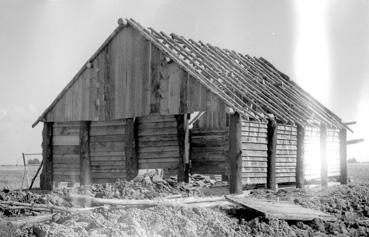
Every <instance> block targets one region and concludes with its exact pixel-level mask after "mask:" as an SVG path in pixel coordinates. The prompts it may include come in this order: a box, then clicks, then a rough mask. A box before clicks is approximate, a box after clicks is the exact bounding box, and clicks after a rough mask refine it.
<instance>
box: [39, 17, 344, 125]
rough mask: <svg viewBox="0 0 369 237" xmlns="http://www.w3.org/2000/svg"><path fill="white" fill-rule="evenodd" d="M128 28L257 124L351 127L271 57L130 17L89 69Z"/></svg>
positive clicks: (41, 118) (121, 24)
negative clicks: (157, 27) (160, 28)
mask: <svg viewBox="0 0 369 237" xmlns="http://www.w3.org/2000/svg"><path fill="white" fill-rule="evenodd" d="M126 26H130V27H133V28H134V29H135V30H137V31H138V32H140V33H141V34H142V36H143V37H144V38H146V39H147V40H148V41H150V42H151V43H152V44H153V45H155V46H156V47H157V48H158V49H159V50H160V51H161V52H163V53H164V54H165V55H167V56H168V57H169V58H170V59H171V60H173V61H174V62H175V63H176V64H178V66H179V67H181V68H182V69H183V70H185V71H186V72H187V73H189V74H190V75H191V76H192V77H194V78H196V79H197V80H198V81H199V82H200V83H201V84H202V85H204V86H205V87H206V88H208V89H209V90H210V91H211V92H212V93H214V94H216V95H217V96H218V97H219V98H220V99H222V100H223V101H224V102H225V103H226V104H227V105H228V106H229V107H231V108H233V109H234V110H235V111H237V112H239V113H240V114H241V115H242V116H244V117H246V118H250V119H254V120H257V121H265V120H266V119H268V118H274V119H276V120H277V121H280V122H283V123H288V124H299V125H301V126H304V127H305V126H308V125H316V124H319V123H323V124H326V125H327V126H329V127H336V128H345V125H344V124H343V123H342V122H341V119H340V118H339V117H338V116H336V115H335V114H334V113H332V112H331V111H329V110H328V109H327V108H326V107H325V106H323V105H322V104H321V103H319V102H318V101H317V100H315V99H314V98H313V97H312V96H310V95H309V94H308V93H307V92H305V91H304V90H303V89H302V88H301V87H299V86H298V85H297V84H296V83H295V82H293V81H292V80H290V79H289V78H288V77H287V76H285V75H284V74H283V73H281V72H279V71H278V70H277V69H275V68H274V66H273V65H271V64H270V63H269V62H268V61H266V60H265V59H263V58H256V57H251V56H249V55H244V54H241V53H238V52H235V51H233V50H227V49H220V48H219V47H216V46H213V45H210V44H207V43H203V42H201V41H198V42H197V41H194V40H192V39H187V38H185V37H183V36H179V35H176V34H170V35H167V34H165V33H164V32H157V31H155V30H154V29H152V28H145V27H143V26H141V25H140V24H139V23H137V22H136V21H134V20H133V19H126V21H125V22H123V21H121V20H120V21H119V26H118V28H117V29H116V30H115V31H114V32H113V33H112V35H111V36H109V38H108V39H107V40H106V41H105V42H104V44H103V45H102V46H101V47H100V48H99V50H98V51H97V52H96V53H95V54H94V55H93V56H92V57H91V58H90V59H89V60H88V61H87V63H86V65H87V64H88V62H90V61H91V60H92V59H93V58H94V57H96V56H97V55H98V54H99V52H100V51H101V50H103V48H104V47H105V45H107V44H108V43H109V42H110V41H111V40H112V38H114V36H115V35H116V34H117V33H119V31H120V30H122V29H123V28H124V27H126ZM86 65H84V67H83V68H85V67H86ZM83 68H82V69H81V71H83ZM77 75H78V74H77ZM77 75H76V76H75V78H74V79H73V80H72V82H71V83H69V84H68V86H69V87H70V85H72V84H73V83H74V82H73V81H74V80H76V79H77V78H78V76H77ZM68 86H67V87H66V88H65V89H64V90H63V91H62V92H61V93H60V94H59V95H58V97H57V98H56V99H55V100H54V102H53V103H52V104H51V105H50V106H49V107H48V108H47V109H46V110H45V111H44V113H43V114H42V115H41V116H40V117H39V119H38V120H37V121H36V122H35V124H34V126H35V125H36V124H37V123H38V122H39V121H43V119H44V118H45V115H46V114H47V113H48V111H50V110H51V109H52V107H53V106H54V105H55V104H56V103H57V101H58V98H60V97H61V96H62V95H63V93H65V91H66V90H68ZM271 115H272V116H271Z"/></svg>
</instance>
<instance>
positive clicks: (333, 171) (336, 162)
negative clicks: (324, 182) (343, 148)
mask: <svg viewBox="0 0 369 237" xmlns="http://www.w3.org/2000/svg"><path fill="white" fill-rule="evenodd" d="M327 133H328V134H327V162H328V177H338V176H340V141H339V134H338V133H339V130H338V129H332V128H329V129H328V130H327Z"/></svg>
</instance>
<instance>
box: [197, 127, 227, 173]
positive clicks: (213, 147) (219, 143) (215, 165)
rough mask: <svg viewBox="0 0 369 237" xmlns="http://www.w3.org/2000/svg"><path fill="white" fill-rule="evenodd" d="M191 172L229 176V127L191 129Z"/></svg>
mask: <svg viewBox="0 0 369 237" xmlns="http://www.w3.org/2000/svg"><path fill="white" fill-rule="evenodd" d="M190 159H191V172H192V173H193V174H194V173H197V174H222V175H223V176H228V129H227V128H225V129H208V130H207V129H195V128H194V129H191V130H190Z"/></svg>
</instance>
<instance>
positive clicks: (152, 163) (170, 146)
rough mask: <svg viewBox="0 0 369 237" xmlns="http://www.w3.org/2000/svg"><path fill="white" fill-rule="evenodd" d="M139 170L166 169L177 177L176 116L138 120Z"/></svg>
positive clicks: (152, 116) (160, 116) (153, 116)
mask: <svg viewBox="0 0 369 237" xmlns="http://www.w3.org/2000/svg"><path fill="white" fill-rule="evenodd" d="M137 126H138V168H139V169H159V168H162V169H164V173H165V174H166V175H167V174H170V175H176V174H177V171H178V164H179V145H178V138H177V121H176V119H175V117H174V115H167V116H162V115H150V116H147V117H141V118H138V121H137Z"/></svg>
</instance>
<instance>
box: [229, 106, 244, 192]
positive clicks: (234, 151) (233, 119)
mask: <svg viewBox="0 0 369 237" xmlns="http://www.w3.org/2000/svg"><path fill="white" fill-rule="evenodd" d="M229 168H230V169H229V170H230V177H229V192H230V193H231V194H232V193H242V175H241V174H242V172H241V171H242V147H241V116H240V114H239V113H237V112H235V113H233V114H230V121H229Z"/></svg>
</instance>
